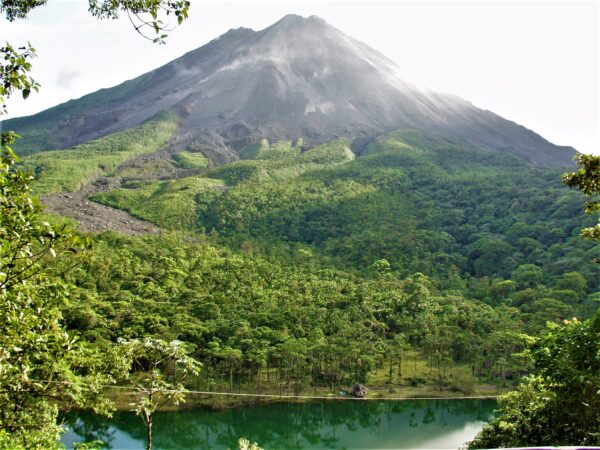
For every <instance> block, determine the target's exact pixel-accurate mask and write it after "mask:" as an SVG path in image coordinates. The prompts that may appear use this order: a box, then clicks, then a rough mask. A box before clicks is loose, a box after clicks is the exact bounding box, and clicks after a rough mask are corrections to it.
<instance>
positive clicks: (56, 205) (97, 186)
mask: <svg viewBox="0 0 600 450" xmlns="http://www.w3.org/2000/svg"><path fill="white" fill-rule="evenodd" d="M172 147H173V146H171V145H168V146H167V147H166V149H161V150H158V151H156V152H154V153H150V154H146V155H138V156H134V157H133V158H131V159H129V160H127V161H124V162H123V163H122V164H121V165H120V166H119V167H118V168H117V170H116V171H115V174H116V175H115V176H111V177H100V178H98V179H96V180H94V181H93V182H91V183H90V184H87V185H85V186H83V187H82V188H81V189H79V190H78V191H75V192H69V193H60V194H52V195H45V196H41V197H40V200H41V202H42V203H43V204H44V205H45V206H46V211H48V212H51V213H55V214H59V215H61V216H65V217H71V218H73V219H75V220H77V221H78V222H79V227H78V229H79V230H81V231H84V232H88V233H102V232H103V231H118V232H120V233H123V234H129V235H141V234H156V233H159V232H160V230H161V229H160V228H159V227H158V226H156V225H154V224H152V223H150V222H147V221H145V220H140V219H138V218H135V217H133V216H131V215H130V214H128V213H127V212H125V211H122V210H120V209H116V208H111V207H109V206H104V205H101V204H99V203H96V202H93V201H92V200H90V199H89V198H90V197H92V196H94V195H96V194H99V193H101V192H107V191H111V190H114V189H120V188H122V187H123V186H122V183H123V182H125V181H133V180H140V181H147V180H153V181H157V180H170V179H176V178H183V177H188V176H192V175H197V174H198V173H200V172H201V171H200V170H199V169H180V168H177V167H174V166H173V165H172V164H171V163H170V160H171V157H172V156H173V153H174V152H175V151H173V150H171V148H172Z"/></svg>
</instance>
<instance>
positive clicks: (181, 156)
mask: <svg viewBox="0 0 600 450" xmlns="http://www.w3.org/2000/svg"><path fill="white" fill-rule="evenodd" d="M173 161H174V163H175V165H176V166H177V167H179V168H180V169H205V168H207V167H208V159H207V158H206V157H205V156H204V155H203V154H202V153H196V152H194V153H193V152H188V151H186V150H184V151H182V152H179V153H176V154H175V155H173Z"/></svg>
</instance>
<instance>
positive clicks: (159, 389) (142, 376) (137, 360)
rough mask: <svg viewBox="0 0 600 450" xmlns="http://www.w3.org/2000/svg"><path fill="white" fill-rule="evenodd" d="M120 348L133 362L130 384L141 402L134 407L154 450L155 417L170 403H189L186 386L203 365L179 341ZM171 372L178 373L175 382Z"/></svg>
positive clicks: (133, 343) (130, 344)
mask: <svg viewBox="0 0 600 450" xmlns="http://www.w3.org/2000/svg"><path fill="white" fill-rule="evenodd" d="M120 347H121V349H122V350H123V351H124V353H125V354H126V355H127V357H128V358H131V360H132V373H131V375H130V380H131V382H132V383H133V388H134V390H135V391H136V392H137V393H138V394H139V395H140V398H139V400H138V401H137V402H135V403H132V404H131V407H132V410H133V411H134V412H135V413H136V414H137V415H139V416H140V417H141V418H142V420H143V421H144V424H145V425H146V429H147V449H148V450H151V448H152V426H153V421H154V414H155V413H156V412H157V411H159V410H160V409H161V408H162V407H163V406H165V405H166V404H167V403H172V404H174V405H179V404H180V403H182V402H184V401H185V391H186V389H185V387H184V385H183V382H184V381H185V379H186V377H187V376H188V375H198V373H199V371H200V364H198V362H197V361H196V360H194V359H193V358H190V357H189V356H188V353H189V345H186V344H185V343H183V342H179V341H171V342H165V341H162V340H160V339H150V338H146V339H143V340H137V339H134V340H130V341H124V340H121V341H120ZM168 370H173V371H174V376H173V380H169V379H168V378H167V371H168Z"/></svg>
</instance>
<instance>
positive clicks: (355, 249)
mask: <svg viewBox="0 0 600 450" xmlns="http://www.w3.org/2000/svg"><path fill="white" fill-rule="evenodd" d="M88 145H89V144H88ZM96 145H101V142H100V143H98V144H96ZM64 154H65V155H68V154H69V151H68V150H67V151H65V153H64ZM183 158H187V159H186V161H187V164H188V166H187V167H188V168H187V170H190V169H191V170H192V171H195V172H194V173H193V174H192V175H191V176H187V177H184V178H181V179H174V180H168V181H160V180H158V181H152V180H144V179H136V178H135V176H131V169H129V168H125V169H122V170H128V171H129V172H128V173H126V174H124V175H123V174H120V173H119V169H117V170H116V171H115V172H114V173H113V174H111V175H112V176H116V177H118V176H121V177H122V179H124V181H123V184H122V185H123V187H122V188H120V189H117V190H112V191H108V192H106V193H101V194H98V195H97V196H96V197H94V199H95V200H96V201H99V202H102V203H105V204H108V205H111V206H114V207H118V208H124V209H126V210H128V211H129V212H130V213H131V214H133V215H135V216H137V217H140V218H143V219H146V220H150V221H152V222H154V223H155V224H157V225H159V226H161V227H163V229H164V230H165V231H163V232H162V234H161V235H160V236H146V237H125V236H120V235H118V234H115V233H105V234H101V235H97V236H95V237H94V245H93V248H92V250H90V251H89V254H88V255H87V257H86V258H85V261H84V262H83V264H81V265H79V266H77V267H76V268H75V269H73V270H71V271H66V272H65V275H64V277H65V280H66V281H67V282H68V283H69V285H70V286H72V294H71V303H70V306H69V308H68V309H67V310H66V312H65V320H66V323H67V324H68V327H69V328H71V329H73V330H76V331H78V332H80V333H81V334H82V335H83V336H84V337H85V338H86V339H88V340H91V341H93V342H97V343H99V344H101V345H102V344H103V343H109V342H115V341H116V340H117V338H119V337H122V338H141V337H145V336H153V337H157V338H162V339H166V340H173V339H178V340H182V341H186V342H190V343H192V344H193V345H194V348H195V349H196V350H195V351H194V357H196V358H197V359H198V360H200V361H202V362H203V363H204V369H203V373H202V375H201V376H200V378H199V379H198V380H196V387H197V388H199V389H202V390H231V389H237V390H240V389H242V390H246V391H248V390H250V391H251V390H252V389H254V388H261V386H262V388H263V389H266V387H265V384H266V385H267V386H268V387H269V388H270V389H276V392H286V393H296V394H299V393H301V392H303V391H304V390H308V389H310V387H311V386H312V387H322V388H329V389H331V390H335V389H336V387H339V386H342V385H350V384H352V383H356V382H363V383H369V382H370V381H371V380H372V379H373V376H374V377H375V378H374V379H375V380H376V383H377V384H382V385H412V386H415V385H419V384H427V385H432V386H438V387H440V388H447V389H455V390H456V391H459V392H460V391H462V392H465V393H470V392H473V390H474V389H475V387H476V385H477V384H478V383H483V382H486V383H490V382H491V383H493V384H498V385H505V386H506V385H507V384H508V385H510V383H511V380H512V382H514V381H516V380H517V379H518V378H519V377H520V376H522V375H524V374H526V373H527V370H528V367H527V365H526V364H525V363H524V359H523V358H522V357H521V356H519V354H520V352H521V351H522V350H523V349H524V337H523V335H522V333H527V334H530V335H536V334H537V333H539V332H540V331H541V330H543V329H544V327H545V323H546V322H547V321H552V322H561V321H562V320H565V319H570V318H572V317H578V318H583V319H585V318H587V317H590V316H591V315H592V314H593V313H594V312H595V311H596V309H597V308H598V302H599V301H600V297H599V296H598V294H597V288H598V280H599V277H598V268H597V265H595V264H594V262H593V259H594V256H595V255H597V254H598V246H597V245H594V243H593V242H591V241H586V240H582V239H581V238H580V237H579V231H580V228H581V226H582V225H585V224H586V219H585V218H583V216H582V215H581V214H580V211H581V205H582V202H583V199H582V196H581V195H580V194H579V193H578V192H575V191H570V190H568V188H566V187H564V186H563V185H562V183H561V181H560V175H561V172H560V171H558V170H552V169H539V168H531V167H529V166H526V165H523V164H522V163H521V160H519V159H518V158H516V157H513V156H510V155H503V154H499V153H497V152H493V151H490V150H486V149H482V148H476V147H473V146H470V145H468V144H466V143H463V142H459V141H450V140H447V139H441V138H438V137H435V136H433V135H428V134H425V133H423V132H415V131H411V130H406V131H401V132H396V133H390V134H387V135H383V136H381V137H379V138H377V139H375V140H374V141H373V142H372V143H371V144H370V145H369V146H368V147H367V149H366V150H365V152H364V153H363V154H361V155H360V156H359V157H358V158H357V157H356V156H355V155H354V153H353V152H352V151H351V150H350V148H349V147H348V144H347V143H346V142H343V141H334V142H331V143H328V144H324V145H320V146H317V147H313V148H309V149H304V148H302V142H296V143H291V142H278V143H274V144H269V143H268V142H267V141H262V142H261V143H259V144H257V145H256V146H254V147H252V148H249V149H248V150H247V151H246V152H244V153H243V158H244V159H243V160H242V161H240V162H235V163H231V164H227V165H225V166H221V167H218V168H214V169H212V168H210V167H207V161H206V159H205V158H203V157H202V154H201V153H198V152H196V153H190V152H185V153H184V154H183V155H182V154H181V153H178V154H177V155H176V157H175V158H173V160H171V161H170V162H169V164H173V165H177V164H181V161H182V159H183ZM34 161H35V160H34ZM190 161H192V162H190ZM67 162H68V160H67ZM65 165H67V163H65ZM40 168H41V169H40ZM34 170H36V171H37V172H39V173H42V174H45V173H48V170H47V169H46V168H44V166H43V165H42V164H40V165H38V166H35V167H34ZM57 172H58V173H59V170H58V169H55V173H57ZM50 174H52V172H50ZM188 175H189V174H188ZM50 179H51V178H50ZM41 180H42V181H40V183H42V185H43V180H44V178H43V176H42V177H41ZM70 180H71V181H76V180H75V179H74V178H73V177H71V178H70ZM33 186H34V188H35V186H36V184H35V183H34V184H33ZM587 220H588V223H592V222H593V220H592V218H588V219H587ZM64 264H67V265H68V264H70V262H69V261H68V260H65V262H64ZM408 360H410V361H411V362H412V364H407V361H408ZM417 365H418V367H419V369H418V370H417V369H414V368H413V370H412V372H411V371H410V368H411V367H413V366H415V367H416V366H417ZM453 369H454V370H453ZM267 382H268V383H267Z"/></svg>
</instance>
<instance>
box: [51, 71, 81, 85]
mask: <svg viewBox="0 0 600 450" xmlns="http://www.w3.org/2000/svg"><path fill="white" fill-rule="evenodd" d="M80 76H81V72H79V71H78V70H69V69H62V70H61V71H60V72H59V73H58V76H57V77H56V81H55V84H56V86H58V87H59V88H61V89H71V88H72V87H73V85H72V83H73V81H74V80H75V79H76V78H78V77H80Z"/></svg>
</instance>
